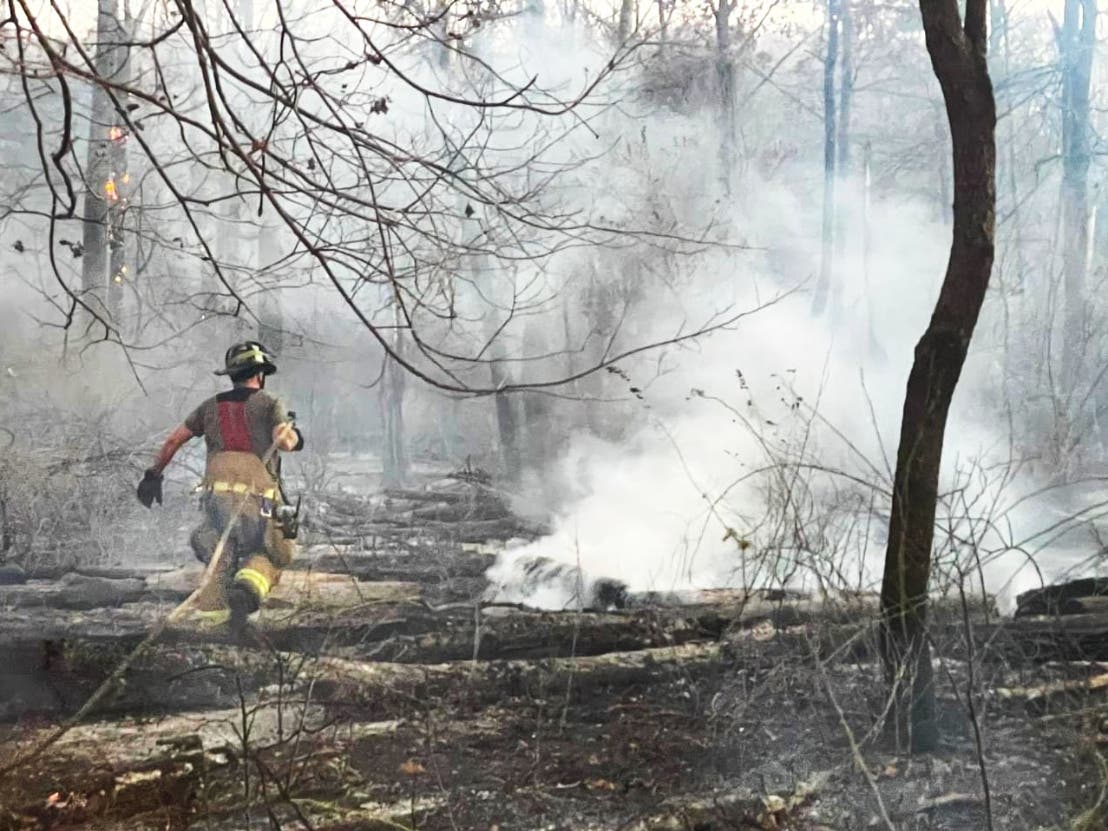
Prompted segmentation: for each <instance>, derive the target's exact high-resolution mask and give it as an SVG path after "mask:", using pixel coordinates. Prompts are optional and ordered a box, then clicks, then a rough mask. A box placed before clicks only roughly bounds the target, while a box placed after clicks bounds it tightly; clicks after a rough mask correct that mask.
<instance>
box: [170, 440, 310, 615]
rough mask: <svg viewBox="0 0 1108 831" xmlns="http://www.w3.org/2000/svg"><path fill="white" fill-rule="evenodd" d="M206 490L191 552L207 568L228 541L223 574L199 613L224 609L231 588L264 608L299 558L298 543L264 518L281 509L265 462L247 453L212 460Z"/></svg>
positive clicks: (206, 593)
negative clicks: (286, 570) (238, 588)
mask: <svg viewBox="0 0 1108 831" xmlns="http://www.w3.org/2000/svg"><path fill="white" fill-rule="evenodd" d="M221 457H223V458H221ZM226 457H232V458H226ZM233 457H246V458H233ZM204 484H205V491H204V494H203V496H202V497H201V502H200V508H201V511H202V512H203V516H204V518H203V521H202V523H201V524H200V526H199V527H197V528H196V529H195V530H194V531H193V532H192V536H191V537H190V539H189V542H190V543H191V545H192V550H193V552H194V553H195V554H196V558H197V559H198V560H200V562H202V563H204V564H205V565H207V564H208V563H209V562H210V561H211V558H212V556H213V555H214V553H215V550H216V548H217V547H218V545H219V541H220V539H221V538H223V537H224V535H225V534H226V541H225V543H224V549H225V550H224V553H223V556H222V557H221V559H220V565H219V571H218V572H217V573H216V574H214V575H213V579H212V580H211V581H210V582H209V583H208V584H207V585H206V586H205V587H204V591H203V592H202V593H201V595H200V597H199V598H198V602H197V608H198V609H199V610H200V611H211V612H214V611H219V610H222V609H226V608H227V590H228V589H229V588H230V587H231V585H232V584H235V585H241V586H243V587H245V588H247V589H248V590H249V591H250V593H251V594H252V595H253V596H254V597H255V599H256V600H257V602H258V604H259V605H260V604H261V603H262V602H264V601H265V599H266V597H267V596H268V595H269V593H270V591H272V589H273V587H274V586H276V585H277V583H278V581H279V580H280V578H281V569H282V568H284V567H285V566H287V565H288V564H289V563H290V562H292V558H293V557H294V556H295V554H296V543H295V541H293V540H289V539H285V536H284V534H283V533H281V528H280V526H279V525H278V524H277V522H275V521H274V520H272V519H270V518H269V517H267V516H264V515H263V510H265V509H268V510H267V511H266V512H268V513H272V511H273V510H274V509H276V507H277V505H278V504H279V502H278V499H277V498H273V497H275V494H274V490H275V484H274V483H273V481H272V479H271V478H270V477H269V474H268V472H267V471H266V470H265V468H264V466H263V465H262V464H261V460H260V459H258V457H257V456H254V455H253V454H248V453H219V454H216V455H215V456H212V457H211V458H209V459H208V473H207V475H206V476H205V483H204Z"/></svg>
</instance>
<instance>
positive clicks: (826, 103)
mask: <svg viewBox="0 0 1108 831" xmlns="http://www.w3.org/2000/svg"><path fill="white" fill-rule="evenodd" d="M839 17H840V9H839V0H827V54H826V55H825V56H824V60H823V245H822V247H821V249H820V259H819V281H818V282H817V283H816V290H815V295H814V296H813V298H812V313H813V314H816V315H820V314H823V312H824V311H825V310H826V308H827V298H828V294H829V293H830V291H831V277H832V275H831V273H832V271H833V268H834V264H833V262H832V260H833V257H834V237H835V140H836V129H835V65H836V64H837V63H838V60H839Z"/></svg>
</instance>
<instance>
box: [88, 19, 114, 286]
mask: <svg viewBox="0 0 1108 831" xmlns="http://www.w3.org/2000/svg"><path fill="white" fill-rule="evenodd" d="M119 28H120V27H119V20H118V17H117V13H116V0H99V13H98V15H97V23H96V54H95V58H94V63H95V67H96V74H97V76H98V77H99V78H102V79H104V80H105V81H112V80H114V79H115V76H116V73H117V71H118V69H119V67H120V63H121V61H120V59H119V52H120V51H121V49H122V41H123V38H122V37H120V31H119ZM119 120H120V119H119V118H118V116H117V115H116V113H115V107H114V106H113V105H112V101H111V98H110V97H109V96H108V93H107V91H106V89H105V88H104V87H103V86H100V85H94V86H93V88H92V101H91V107H90V110H89V133H88V154H87V156H86V160H85V202H84V228H83V232H84V238H83V241H82V244H83V247H84V259H83V261H82V265H81V287H82V289H83V290H84V292H85V293H86V294H88V295H92V296H95V297H99V299H100V301H101V302H102V303H108V302H110V301H109V300H108V298H107V297H105V289H106V288H107V285H108V228H109V223H110V219H109V212H110V210H111V208H112V206H113V205H114V204H115V203H116V202H118V201H119V193H118V191H117V184H116V180H115V178H114V176H113V175H112V165H113V162H114V161H115V159H116V152H117V151H116V150H115V148H113V146H112V145H113V132H112V131H113V128H116V129H118V122H119ZM114 143H115V144H117V145H118V144H121V143H122V142H121V141H120V136H115V142H114Z"/></svg>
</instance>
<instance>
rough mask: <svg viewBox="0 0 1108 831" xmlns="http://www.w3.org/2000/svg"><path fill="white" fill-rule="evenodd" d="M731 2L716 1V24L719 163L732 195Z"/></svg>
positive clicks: (726, 185)
mask: <svg viewBox="0 0 1108 831" xmlns="http://www.w3.org/2000/svg"><path fill="white" fill-rule="evenodd" d="M734 9H735V4H734V2H733V0H719V6H718V7H717V8H716V10H715V22H716V83H717V85H718V87H719V119H720V121H719V125H720V126H719V133H720V135H719V159H720V165H719V166H720V181H721V182H722V183H723V192H724V193H725V194H727V195H730V194H731V177H732V175H733V173H734V169H735V122H736V117H735V62H734V59H733V57H732V55H731V13H732V12H733V11H734Z"/></svg>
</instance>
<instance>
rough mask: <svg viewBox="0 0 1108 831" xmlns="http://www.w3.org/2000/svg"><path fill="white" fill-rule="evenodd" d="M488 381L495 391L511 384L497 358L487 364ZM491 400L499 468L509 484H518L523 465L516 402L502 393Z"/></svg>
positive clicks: (509, 376) (510, 379) (507, 374)
mask: <svg viewBox="0 0 1108 831" xmlns="http://www.w3.org/2000/svg"><path fill="white" fill-rule="evenodd" d="M497 351H499V350H497ZM489 379H490V380H491V381H492V385H493V386H494V387H496V388H497V389H501V388H502V387H505V386H508V385H510V384H511V383H512V377H511V375H510V374H509V373H508V371H507V370H506V369H504V365H503V364H502V363H501V362H500V359H499V357H494V358H493V360H492V361H491V362H490V363H489ZM493 400H494V401H495V402H496V434H497V437H498V438H499V442H498V443H499V445H500V466H501V469H502V470H503V472H504V478H505V479H507V480H508V481H509V482H518V481H519V479H520V474H521V472H522V470H523V465H522V462H521V460H520V453H519V416H518V413H517V411H516V403H517V402H516V401H515V399H514V398H513V396H512V395H511V394H509V393H503V392H498V393H496V394H495V395H494V396H493Z"/></svg>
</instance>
